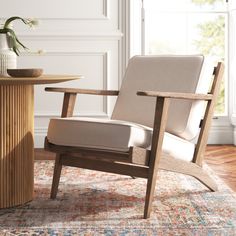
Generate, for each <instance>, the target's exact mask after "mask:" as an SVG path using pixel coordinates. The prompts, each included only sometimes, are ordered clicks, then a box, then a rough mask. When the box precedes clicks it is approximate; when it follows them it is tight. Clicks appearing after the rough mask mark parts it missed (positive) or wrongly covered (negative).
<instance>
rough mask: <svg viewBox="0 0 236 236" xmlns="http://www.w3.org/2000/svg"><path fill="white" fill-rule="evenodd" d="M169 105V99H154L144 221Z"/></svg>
mask: <svg viewBox="0 0 236 236" xmlns="http://www.w3.org/2000/svg"><path fill="white" fill-rule="evenodd" d="M169 105H170V99H169V98H157V99H156V108H155V117H154V124H153V135H152V147H151V153H150V161H149V171H148V181H147V190H146V198H145V206H144V219H147V218H149V217H150V214H151V206H152V201H153V195H154V190H155V186H156V178H157V171H158V165H159V162H160V159H161V154H162V143H163V139H164V132H165V127H166V123H167V118H168V110H169Z"/></svg>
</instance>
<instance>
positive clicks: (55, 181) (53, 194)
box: [50, 154, 62, 199]
mask: <svg viewBox="0 0 236 236" xmlns="http://www.w3.org/2000/svg"><path fill="white" fill-rule="evenodd" d="M61 169H62V164H61V155H60V154H57V155H56V160H55V166H54V173H53V180H52V188H51V195H50V198H51V199H55V198H56V196H57V191H58V185H59V181H60V177H61Z"/></svg>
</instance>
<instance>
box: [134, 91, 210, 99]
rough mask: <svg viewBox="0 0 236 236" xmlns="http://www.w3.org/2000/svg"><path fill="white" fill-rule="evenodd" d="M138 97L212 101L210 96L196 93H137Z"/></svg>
mask: <svg viewBox="0 0 236 236" xmlns="http://www.w3.org/2000/svg"><path fill="white" fill-rule="evenodd" d="M137 95H139V96H150V97H163V98H174V99H189V100H212V98H213V95H212V94H197V93H172V92H156V91H138V92H137Z"/></svg>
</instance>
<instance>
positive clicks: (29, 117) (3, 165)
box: [0, 85, 34, 208]
mask: <svg viewBox="0 0 236 236" xmlns="http://www.w3.org/2000/svg"><path fill="white" fill-rule="evenodd" d="M33 93H34V90H33V85H1V86H0V208H7V207H13V206H17V205H21V204H24V203H26V202H28V201H30V200H32V198H33V184H34V175H33V171H34V162H33V161H34V138H33V129H34V111H33V109H34V94H33Z"/></svg>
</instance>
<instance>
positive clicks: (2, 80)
mask: <svg viewBox="0 0 236 236" xmlns="http://www.w3.org/2000/svg"><path fill="white" fill-rule="evenodd" d="M81 78H83V76H81V75H76V76H74V75H42V76H40V77H37V78H27V77H22V78H20V77H17V78H12V77H0V85H13V84H15V85H16V84H18V85H27V84H52V83H53V84H54V83H61V82H66V81H70V80H78V79H81Z"/></svg>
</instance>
